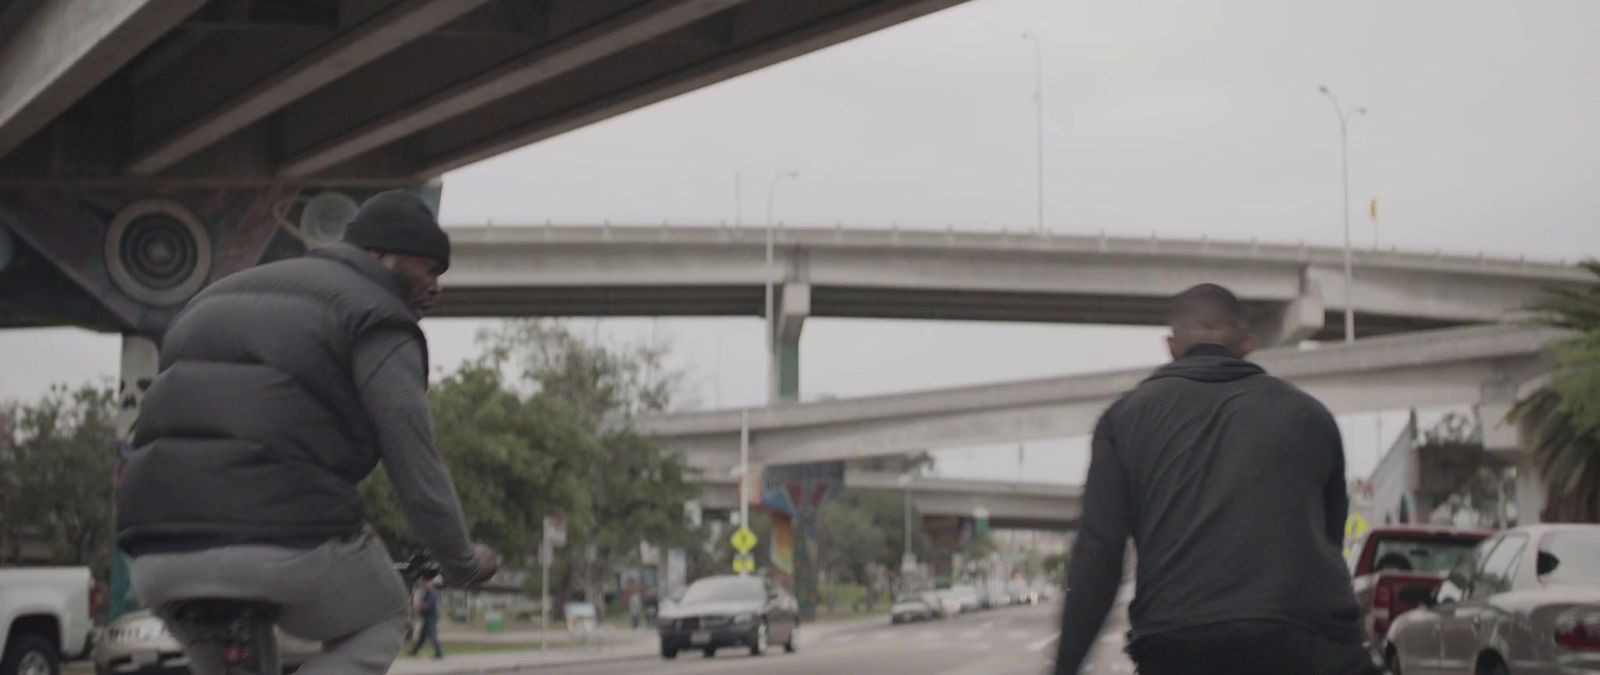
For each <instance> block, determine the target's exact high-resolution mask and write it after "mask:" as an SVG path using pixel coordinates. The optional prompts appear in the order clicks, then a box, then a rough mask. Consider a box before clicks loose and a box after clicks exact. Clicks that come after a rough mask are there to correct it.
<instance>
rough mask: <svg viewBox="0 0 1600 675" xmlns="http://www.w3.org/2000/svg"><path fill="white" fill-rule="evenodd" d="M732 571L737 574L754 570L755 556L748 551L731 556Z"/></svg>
mask: <svg viewBox="0 0 1600 675" xmlns="http://www.w3.org/2000/svg"><path fill="white" fill-rule="evenodd" d="M733 571H735V572H738V573H739V574H749V573H751V572H754V571H756V559H755V556H752V555H750V554H749V553H740V554H739V555H737V556H734V558H733Z"/></svg>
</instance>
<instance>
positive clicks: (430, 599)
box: [411, 578, 444, 659]
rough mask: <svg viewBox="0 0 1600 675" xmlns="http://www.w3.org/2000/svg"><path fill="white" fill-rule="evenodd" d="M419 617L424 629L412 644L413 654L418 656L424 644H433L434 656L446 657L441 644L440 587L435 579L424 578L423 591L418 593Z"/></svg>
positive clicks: (437, 657)
mask: <svg viewBox="0 0 1600 675" xmlns="http://www.w3.org/2000/svg"><path fill="white" fill-rule="evenodd" d="M417 617H418V618H420V619H421V620H422V630H420V631H418V632H417V642H416V644H413V645H411V655H412V656H416V655H417V652H419V651H422V644H423V643H424V642H429V643H432V644H433V658H436V659H442V658H444V649H443V648H442V647H440V646H439V589H438V584H437V583H436V582H435V580H434V579H432V578H428V579H424V580H423V582H422V591H421V592H420V593H418V595H417Z"/></svg>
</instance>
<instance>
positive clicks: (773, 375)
mask: <svg viewBox="0 0 1600 675" xmlns="http://www.w3.org/2000/svg"><path fill="white" fill-rule="evenodd" d="M785 178H791V179H798V178H800V172H799V171H795V170H793V169H790V170H788V171H780V172H778V174H777V175H775V176H773V177H772V182H771V183H770V184H768V185H767V271H766V277H767V284H766V290H767V403H768V404H769V405H770V404H772V403H777V402H778V354H777V349H776V347H777V344H776V343H777V340H778V322H777V317H774V316H773V306H772V300H773V298H772V284H773V279H772V277H773V269H772V247H773V241H772V238H773V233H772V225H773V223H772V204H773V199H775V198H776V197H777V194H778V183H779V182H781V181H782V180H783V179H785Z"/></svg>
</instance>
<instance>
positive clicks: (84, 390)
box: [0, 385, 117, 578]
mask: <svg viewBox="0 0 1600 675" xmlns="http://www.w3.org/2000/svg"><path fill="white" fill-rule="evenodd" d="M116 415H117V409H116V399H115V396H114V395H113V393H112V391H111V389H110V388H109V387H95V386H90V385H84V386H82V387H79V388H78V389H75V390H68V389H67V388H66V387H64V386H61V385H57V386H54V387H51V388H50V390H49V391H48V392H46V393H45V394H44V396H42V397H41V398H40V399H39V400H38V401H35V402H34V403H32V404H28V405H17V404H8V405H6V406H4V407H3V408H0V541H8V542H14V541H17V540H18V539H20V538H23V537H24V536H29V537H42V538H44V539H46V540H47V541H49V542H50V544H51V547H52V549H53V556H52V559H51V561H50V562H52V563H54V564H60V565H87V566H89V567H90V568H91V569H92V570H93V572H94V574H95V576H96V577H98V578H104V577H105V576H106V575H107V574H109V571H110V566H111V537H112V533H111V498H112V494H111V477H112V472H113V470H114V469H115V466H116ZM4 554H6V552H5V551H0V556H3V555H4Z"/></svg>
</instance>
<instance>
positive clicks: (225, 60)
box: [0, 0, 962, 189]
mask: <svg viewBox="0 0 1600 675" xmlns="http://www.w3.org/2000/svg"><path fill="white" fill-rule="evenodd" d="M960 2H962V0H808V1H807V2H786V1H783V0H545V1H543V2H525V1H519V2H489V1H487V0H362V1H360V2H351V1H346V2H303V3H260V2H232V1H221V0H218V1H212V2H207V1H206V0H116V1H115V2H110V1H107V0H48V1H46V0H10V2H9V3H4V2H0V8H6V9H8V10H9V11H7V12H5V14H6V15H11V16H3V15H0V183H4V182H15V183H22V184H29V185H34V184H40V183H49V184H52V185H59V184H62V183H72V184H75V185H85V186H98V187H105V186H118V187H142V188H147V189H159V188H161V187H163V186H171V185H173V184H187V185H208V186H241V185H248V186H260V185H263V184H281V183H284V182H285V181H289V182H293V183H294V184H296V185H300V186H315V187H353V186H361V187H375V188H376V187H383V186H392V185H396V184H400V185H410V184H416V183H418V182H421V181H425V180H427V179H429V178H432V177H435V176H437V175H439V174H440V173H443V172H445V171H448V170H450V169H454V168H457V167H460V166H464V165H466V164H470V163H473V162H476V161H479V160H483V159H486V158H489V157H492V156H494V155H497V154H500V153H502V152H505V151H508V150H511V149H514V148H517V147H520V146H523V145H527V144H529V143H532V142H535V141H539V140H542V139H545V138H550V137H552V136H556V135H559V134H562V133H565V132H567V131H570V130H573V129H577V128H580V127H583V126H586V125H589V124H592V123H595V122H598V121H601V120H604V119H607V118H610V117H614V116H616V115H620V114H623V113H626V112H629V111H632V110H635V109H638V108H641V107H645V106H648V105H650V104H653V103H656V102H659V101H662V100H665V99H668V98H671V97H674V96H677V95H678V94H682V93H686V92H689V91H693V90H695V89H699V88H701V87H705V86H707V85H711V84H715V83H717V82H721V81H724V80H727V79H730V78H733V77H736V76H739V75H742V74H745V73H749V72H752V71H755V70H759V69H761V68H764V67H766V66H768V65H772V64H774V63H779V62H782V61H785V60H788V59H791V58H794V57H796V56H800V55H803V54H806V53H809V52H813V51H816V50H818V49H822V48H824V47H828V46H831V45H834V44H838V43H840V42H845V41H848V40H850V39H853V38H855V37H858V36H861V35H865V34H868V33H871V32H874V31H876V30H879V29H881V28H885V27H888V26H892V25H895V24H898V23H901V22H904V21H907V20H910V19H913V18H916V17H919V16H922V15H925V14H928V13H931V12H935V11H938V10H940V9H944V8H946V7H949V6H952V5H955V4H959V3H960ZM19 7H21V8H24V9H17V8H19ZM28 10H31V12H29V11H28ZM24 13H27V14H28V16H25V17H24V19H27V21H24V20H19V19H17V18H16V16H18V15H23V14H24Z"/></svg>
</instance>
